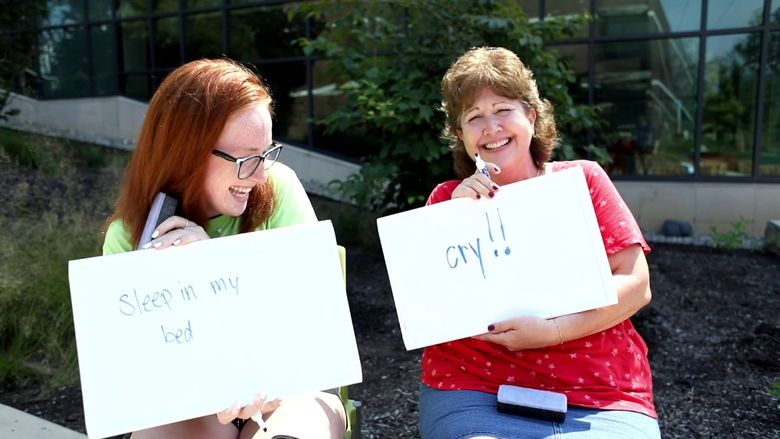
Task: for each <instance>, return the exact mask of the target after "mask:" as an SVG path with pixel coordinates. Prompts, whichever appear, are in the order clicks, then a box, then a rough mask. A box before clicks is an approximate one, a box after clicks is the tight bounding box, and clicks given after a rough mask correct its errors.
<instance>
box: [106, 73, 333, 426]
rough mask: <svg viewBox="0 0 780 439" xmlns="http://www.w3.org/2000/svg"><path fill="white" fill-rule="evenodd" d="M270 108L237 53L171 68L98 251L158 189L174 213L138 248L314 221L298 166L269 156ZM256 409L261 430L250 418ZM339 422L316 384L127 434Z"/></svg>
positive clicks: (139, 227)
mask: <svg viewBox="0 0 780 439" xmlns="http://www.w3.org/2000/svg"><path fill="white" fill-rule="evenodd" d="M271 113H272V100H271V95H270V92H269V90H268V88H267V87H266V85H265V84H264V83H263V82H262V80H260V79H259V78H258V77H257V76H256V75H255V74H254V73H252V72H251V71H249V70H248V69H246V68H245V67H243V66H241V65H240V64H238V63H235V62H233V61H230V60H225V59H220V60H199V61H193V62H190V63H188V64H185V65H183V66H181V67H179V68H178V69H176V70H174V71H173V72H172V73H171V74H170V75H168V77H167V78H166V79H165V80H164V81H163V82H162V84H161V85H160V87H159V89H158V90H157V91H156V92H155V94H154V96H153V97H152V100H151V102H150V103H149V109H148V111H147V113H146V118H145V119H144V123H143V127H142V128H141V133H140V135H139V139H138V144H137V146H136V149H135V152H134V153H133V157H132V159H131V161H130V164H129V167H128V169H127V174H126V176H125V181H124V185H123V187H122V190H121V193H120V195H119V199H118V201H117V206H116V210H115V212H114V214H113V215H112V217H111V219H110V220H109V225H108V229H107V231H106V237H105V242H104V244H103V254H104V255H108V254H114V253H121V252H126V251H131V250H134V249H135V248H137V247H138V244H139V241H140V239H141V234H142V232H143V229H144V224H145V222H146V217H147V214H148V212H149V210H150V208H151V205H152V202H153V200H154V198H155V196H156V195H157V194H158V193H159V192H164V193H166V194H169V195H171V196H173V197H175V198H177V199H178V200H179V206H178V210H177V215H175V216H172V217H170V218H168V219H166V220H165V221H163V222H162V223H161V224H160V225H159V226H158V227H157V228H156V229H155V231H154V233H153V234H152V236H151V238H152V239H151V241H150V242H148V243H144V245H143V246H142V247H143V248H156V249H163V248H166V247H169V246H180V245H185V244H188V243H190V242H193V241H198V240H202V239H210V238H216V237H221V236H227V235H234V234H237V233H245V232H251V231H255V230H264V229H273V228H277V227H285V226H289V225H293V224H300V223H311V222H316V221H317V218H316V216H315V214H314V209H313V208H312V205H311V202H310V201H309V199H308V197H307V195H306V192H305V191H304V189H303V186H302V185H301V183H300V181H299V180H298V178H297V176H296V175H295V172H294V171H293V170H291V169H290V168H288V167H287V166H285V165H283V164H282V163H276V164H274V163H275V162H276V159H277V157H278V155H279V152H280V151H281V148H282V146H281V144H278V143H276V142H274V141H273V140H272V139H271ZM272 166H273V167H272ZM260 416H262V418H263V419H264V420H266V421H267V424H266V425H267V430H266V431H260V427H259V425H258V423H257V422H255V421H254V420H251V419H250V418H253V419H258V417H260ZM303 420H305V422H302V421H303ZM345 425H346V417H345V415H344V408H343V405H342V404H341V401H340V400H339V398H338V397H337V396H336V395H331V394H328V393H316V394H312V395H307V396H302V397H296V398H290V399H285V400H283V401H281V404H280V401H279V400H268V399H267V398H265V397H263V396H259V397H258V398H257V399H255V401H253V402H252V403H251V404H249V405H247V406H245V407H241V406H239V405H238V404H234V405H233V406H232V407H230V408H228V409H227V410H225V411H224V412H221V413H218V414H217V415H216V416H214V415H211V416H204V417H201V418H195V419H189V420H186V421H181V422H176V423H173V424H168V425H163V426H160V427H155V428H151V429H148V430H142V431H138V432H135V433H133V435H132V437H133V438H152V437H154V438H168V437H171V438H172V437H187V438H197V437H202V438H231V439H233V438H249V437H274V438H293V437H305V438H337V437H342V436H343V435H344V430H345ZM237 427H238V428H237ZM275 434H276V435H275Z"/></svg>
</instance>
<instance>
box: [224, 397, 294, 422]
mask: <svg viewBox="0 0 780 439" xmlns="http://www.w3.org/2000/svg"><path fill="white" fill-rule="evenodd" d="M279 403H280V400H279V399H269V398H268V395H265V394H262V393H259V394H258V395H257V396H256V397H255V399H254V401H252V403H251V404H249V405H245V406H243V407H241V404H239V403H238V401H236V402H234V403H233V405H232V406H230V407H229V408H228V409H227V410H225V411H224V412H219V413H217V419H218V420H219V422H220V423H222V424H229V423H230V422H233V420H234V419H236V418H238V419H249V418H252V417H255V416H258V415H259V416H263V415H264V414H266V413H270V412H273V411H274V410H276V409H277V408H278V407H279Z"/></svg>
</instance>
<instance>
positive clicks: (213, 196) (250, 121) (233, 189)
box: [203, 104, 272, 217]
mask: <svg viewBox="0 0 780 439" xmlns="http://www.w3.org/2000/svg"><path fill="white" fill-rule="evenodd" d="M271 128H272V126H271V113H270V112H269V111H268V106H267V105H265V104H257V105H253V106H251V107H248V108H245V109H243V110H239V111H238V112H236V113H235V114H233V115H232V116H231V117H230V118H229V119H228V121H227V123H226V124H225V128H224V129H223V130H222V134H221V135H220V136H219V140H217V144H216V145H215V146H214V149H218V150H220V151H222V152H224V153H227V154H230V155H231V156H233V157H236V158H243V157H248V156H253V155H259V154H262V153H263V152H265V150H266V149H267V148H268V147H269V145H271ZM207 166H208V167H207V169H206V179H205V181H204V183H203V185H204V190H205V192H206V201H207V205H208V212H207V215H208V216H210V217H211V216H216V215H229V216H240V215H241V214H242V213H244V210H246V205H247V201H248V200H249V194H250V192H251V191H252V190H253V189H254V187H255V186H257V185H262V184H263V183H265V181H266V179H267V178H268V175H267V174H266V172H265V170H264V169H263V165H262V164H261V165H260V166H258V168H257V170H256V171H255V172H254V174H252V175H251V176H250V177H249V178H246V179H243V180H242V179H239V178H238V167H237V166H236V164H235V163H233V162H230V161H227V160H225V159H223V158H220V157H217V156H215V155H210V156H209V158H208V165H207Z"/></svg>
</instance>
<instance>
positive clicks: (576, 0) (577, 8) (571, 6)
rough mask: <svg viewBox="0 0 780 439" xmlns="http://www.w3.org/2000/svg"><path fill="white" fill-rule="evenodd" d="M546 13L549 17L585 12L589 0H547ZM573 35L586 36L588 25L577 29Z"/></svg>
mask: <svg viewBox="0 0 780 439" xmlns="http://www.w3.org/2000/svg"><path fill="white" fill-rule="evenodd" d="M545 5H546V7H547V9H546V13H547V16H548V17H550V16H552V17H563V16H567V15H579V14H587V13H589V12H590V0H547V2H546V4H545ZM574 36H575V37H587V36H588V25H587V24H586V25H585V26H583V27H582V29H579V30H578V31H577V32H576V33H575V34H574Z"/></svg>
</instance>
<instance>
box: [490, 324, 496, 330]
mask: <svg viewBox="0 0 780 439" xmlns="http://www.w3.org/2000/svg"><path fill="white" fill-rule="evenodd" d="M494 329H496V325H488V331H492V330H494Z"/></svg>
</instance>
